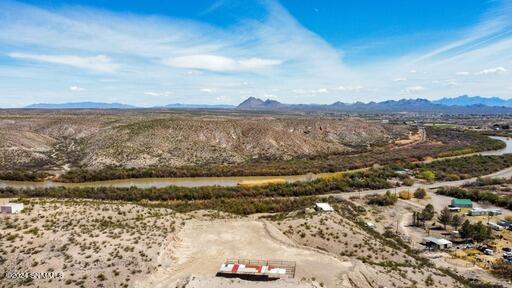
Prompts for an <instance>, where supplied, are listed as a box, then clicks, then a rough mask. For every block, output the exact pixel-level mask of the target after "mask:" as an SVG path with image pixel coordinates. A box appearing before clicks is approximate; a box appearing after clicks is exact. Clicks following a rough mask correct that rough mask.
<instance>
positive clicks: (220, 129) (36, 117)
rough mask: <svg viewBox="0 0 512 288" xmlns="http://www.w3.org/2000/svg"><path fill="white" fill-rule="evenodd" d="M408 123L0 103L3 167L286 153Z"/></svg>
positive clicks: (383, 139)
mask: <svg viewBox="0 0 512 288" xmlns="http://www.w3.org/2000/svg"><path fill="white" fill-rule="evenodd" d="M409 132H410V131H409V128H408V127H406V126H401V125H389V124H381V123H375V122H367V121H364V120H359V119H352V118H345V119H334V118H320V117H302V116H282V115H280V116H276V115H261V114H254V115H251V114H236V113H228V112H227V113H224V114H223V115H221V114H215V113H211V114H210V113H185V112H169V111H164V112H155V111H152V112H148V111H124V112H120V111H119V112H115V111H74V112H73V113H71V112H55V111H8V112H6V111H4V112H2V113H1V114H0V165H1V166H2V167H3V169H4V170H17V169H27V168H29V169H30V168H32V169H33V168H42V169H45V170H52V169H53V170H55V171H59V170H65V169H67V168H68V167H82V168H86V169H89V168H90V169H98V168H103V167H106V166H121V167H149V166H182V165H201V164H232V163H243V162H246V161H250V160H254V159H263V160H274V159H280V160H282V159H293V158H296V157H303V156H313V155H319V154H331V153H340V152H349V151H352V150H354V149H358V150H359V149H364V148H367V147H373V146H381V145H387V144H389V143H394V142H395V141H397V140H400V139H407V138H408V137H409Z"/></svg>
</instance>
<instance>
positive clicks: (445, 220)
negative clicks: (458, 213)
mask: <svg viewBox="0 0 512 288" xmlns="http://www.w3.org/2000/svg"><path fill="white" fill-rule="evenodd" d="M437 220H439V222H441V223H442V224H443V225H444V230H446V225H448V224H450V223H451V221H452V214H450V210H448V208H447V207H444V209H443V210H441V214H439V216H438V217H437Z"/></svg>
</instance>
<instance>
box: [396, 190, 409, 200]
mask: <svg viewBox="0 0 512 288" xmlns="http://www.w3.org/2000/svg"><path fill="white" fill-rule="evenodd" d="M398 197H399V198H400V199H404V200H410V199H411V198H412V193H411V192H409V191H400V192H399V193H398Z"/></svg>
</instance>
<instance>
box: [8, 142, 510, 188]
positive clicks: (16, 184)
mask: <svg viewBox="0 0 512 288" xmlns="http://www.w3.org/2000/svg"><path fill="white" fill-rule="evenodd" d="M490 137H491V138H493V139H498V140H501V141H503V142H505V144H506V147H505V148H504V149H501V150H496V151H487V152H480V153H475V154H479V155H503V154H508V153H512V139H511V138H506V137H498V136H490ZM475 154H470V155H475ZM470 155H467V156H470ZM462 157H463V156H462ZM336 173H339V172H336ZM336 173H321V174H306V175H290V176H232V177H188V178H140V179H121V180H109V181H97V182H86V183H60V182H54V181H45V182H22V181H4V180H0V188H5V187H12V188H47V187H58V186H63V187H132V186H134V187H139V188H150V187H157V188H160V187H166V186H170V185H174V186H182V187H201V186H215V185H217V186H226V187H227V186H236V185H238V183H240V182H241V181H250V180H271V179H284V180H286V181H288V182H296V181H311V180H314V179H317V178H321V177H326V176H331V175H334V174H336Z"/></svg>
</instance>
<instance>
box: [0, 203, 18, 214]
mask: <svg viewBox="0 0 512 288" xmlns="http://www.w3.org/2000/svg"><path fill="white" fill-rule="evenodd" d="M22 210H23V204H22V203H7V204H2V205H1V206H0V212H2V213H9V214H14V213H20V212H21V211H22Z"/></svg>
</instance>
